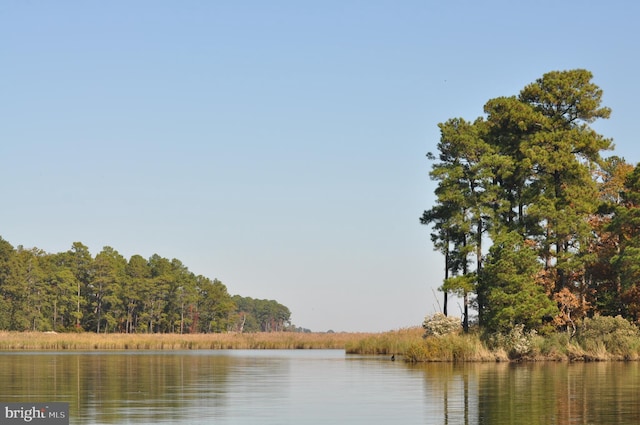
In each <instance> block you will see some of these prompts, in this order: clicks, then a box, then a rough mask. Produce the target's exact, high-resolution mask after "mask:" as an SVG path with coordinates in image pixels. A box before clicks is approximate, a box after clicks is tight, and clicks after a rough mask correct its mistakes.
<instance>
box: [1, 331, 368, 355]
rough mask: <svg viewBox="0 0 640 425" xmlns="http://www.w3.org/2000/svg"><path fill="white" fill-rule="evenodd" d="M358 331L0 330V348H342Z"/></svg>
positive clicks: (364, 335)
mask: <svg viewBox="0 0 640 425" xmlns="http://www.w3.org/2000/svg"><path fill="white" fill-rule="evenodd" d="M367 335H369V334H361V333H293V332H271V333H243V334H239V333H227V334H186V335H179V334H94V333H88V332H87V333H68V334H67V333H57V334H56V333H46V332H0V350H78V351H79V350H223V349H344V348H345V346H346V345H347V343H348V342H349V341H352V340H354V339H357V338H365V337H366V336H367Z"/></svg>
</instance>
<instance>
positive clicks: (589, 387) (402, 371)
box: [0, 350, 640, 425]
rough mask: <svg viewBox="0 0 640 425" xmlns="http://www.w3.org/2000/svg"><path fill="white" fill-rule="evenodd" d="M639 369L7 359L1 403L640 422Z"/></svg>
mask: <svg viewBox="0 0 640 425" xmlns="http://www.w3.org/2000/svg"><path fill="white" fill-rule="evenodd" d="M639 376H640V371H639V364H638V363H636V362H632V363H587V364H584V363H577V364H567V363H532V364H507V363H491V364H489V363H487V364H482V363H472V364H459V365H456V364H451V363H434V364H422V365H410V364H406V363H403V362H402V361H396V362H391V361H389V359H388V358H386V357H371V356H346V355H345V354H344V352H342V351H341V350H317V351H304V350H303V351H268V350H265V351H189V352H110V353H104V352H103V353H96V352H86V353H1V354H0V383H1V385H0V400H2V401H34V402H35V401H60V402H68V403H69V404H70V417H71V423H72V424H125V423H135V424H159V423H189V424H199V423H202V424H205V423H216V424H233V425H237V424H255V423H260V424H296V425H300V424H327V423H341V424H394V425H395V424H398V423H402V424H445V425H450V424H482V425H484V424H487V425H488V424H492V425H494V424H509V425H511V424H545V425H547V424H601V423H606V424H629V423H640V405H639V404H638V394H639V391H640V378H639Z"/></svg>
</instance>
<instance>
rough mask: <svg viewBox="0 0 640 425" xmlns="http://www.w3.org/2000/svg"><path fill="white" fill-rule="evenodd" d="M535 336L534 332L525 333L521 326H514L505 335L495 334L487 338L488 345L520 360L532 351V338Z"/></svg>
mask: <svg viewBox="0 0 640 425" xmlns="http://www.w3.org/2000/svg"><path fill="white" fill-rule="evenodd" d="M536 335H537V333H536V331H535V330H531V331H525V327H524V325H522V324H518V325H514V326H513V327H512V328H511V330H509V332H507V333H496V334H493V335H491V337H490V338H489V345H490V346H492V347H493V348H502V349H504V350H505V351H506V352H507V353H509V357H511V358H520V357H522V356H524V355H525V354H529V353H530V352H531V351H532V349H533V338H534V337H535V336H536Z"/></svg>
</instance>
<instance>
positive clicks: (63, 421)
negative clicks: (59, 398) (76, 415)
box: [0, 402, 69, 425]
mask: <svg viewBox="0 0 640 425" xmlns="http://www.w3.org/2000/svg"><path fill="white" fill-rule="evenodd" d="M5 424H7V425H8V424H13V425H15V424H37V425H69V403H29V402H25V403H2V402H0V425H5Z"/></svg>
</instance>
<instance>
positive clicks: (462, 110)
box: [0, 0, 640, 331]
mask: <svg viewBox="0 0 640 425" xmlns="http://www.w3.org/2000/svg"><path fill="white" fill-rule="evenodd" d="M639 15H640V6H639V5H638V4H636V3H634V2H627V1H625V2H622V1H610V2H602V1H599V2H585V1H563V2H558V1H537V2H533V1H530V2H513V1H502V2H495V1H488V2H476V1H450V2H445V1H439V2H435V1H375V0H370V1H326V0H325V1H315V2H311V1H277V0H276V1H225V2H223V1H157V0H154V1H108V2H107V1H103V2H97V1H92V2H88V1H63V0H61V1H35V0H34V1H19V0H6V1H3V2H1V3H0V117H1V118H0V199H1V204H0V205H1V207H0V236H2V237H3V238H4V239H6V240H8V241H9V242H10V243H12V244H13V245H14V246H17V245H24V246H25V247H28V248H30V247H38V248H41V249H44V250H45V251H47V252H61V251H66V250H68V249H69V248H70V247H71V244H72V243H73V242H74V241H80V242H82V243H84V244H85V245H87V246H88V247H89V248H90V250H91V252H92V253H93V254H94V255H95V254H96V253H98V252H99V251H100V250H101V249H102V247H103V246H105V245H108V246H112V247H113V248H115V249H116V250H118V251H119V252H120V253H121V254H122V255H124V256H125V257H127V258H129V257H130V256H131V255H134V254H140V255H143V256H145V257H150V256H151V255H153V254H154V253H157V254H159V255H161V256H163V257H167V258H178V259H179V260H181V261H182V262H183V263H184V264H185V265H186V266H187V267H188V268H189V269H190V270H191V271H192V272H194V273H196V274H202V275H205V276H207V277H210V278H218V279H220V280H222V281H223V282H224V283H225V284H226V285H227V288H228V289H229V292H230V293H232V294H240V295H243V296H251V297H254V298H267V299H275V300H277V301H279V302H281V303H283V304H285V305H286V306H288V307H289V308H290V309H291V312H292V319H293V322H294V323H295V324H296V325H298V326H303V327H306V328H310V329H312V330H316V331H324V330H328V329H333V330H335V331H384V330H389V329H397V328H400V327H406V326H415V325H419V324H420V323H421V321H422V319H423V317H424V316H425V315H426V314H429V313H433V312H434V311H436V310H437V308H438V306H437V301H436V298H435V297H434V291H435V289H436V288H437V287H438V286H439V285H440V284H441V283H442V282H441V281H442V275H443V273H442V264H443V259H442V258H441V256H440V255H439V254H437V253H435V252H433V250H432V246H431V242H430V240H429V229H428V228H426V227H424V226H420V225H419V223H418V218H419V216H420V215H421V214H422V211H423V210H425V209H427V208H429V207H430V206H431V205H432V202H433V189H434V184H433V183H432V182H431V181H430V180H429V178H428V172H429V169H430V164H429V162H428V161H427V160H426V158H425V154H426V153H427V152H429V151H435V149H436V144H437V142H438V139H439V132H438V128H437V124H438V123H439V122H442V121H445V120H447V119H448V118H452V117H464V118H466V119H469V120H472V119H474V118H476V117H477V116H480V115H481V114H482V107H483V105H484V103H485V102H486V101H487V100H489V99H490V98H493V97H498V96H503V95H514V94H517V93H518V91H519V90H520V89H521V88H522V87H524V86H525V85H526V84H528V83H530V82H533V81H534V80H535V79H536V78H539V77H541V76H542V74H544V73H545V72H547V71H551V70H563V69H572V68H586V69H588V70H590V71H592V72H593V74H594V82H595V83H596V84H598V85H600V87H601V88H602V89H603V90H604V104H605V105H606V106H609V107H611V108H612V109H613V114H612V117H611V119H610V120H608V121H607V122H603V123H598V124H596V126H595V127H596V129H597V130H598V131H599V132H601V133H602V134H604V135H605V136H607V137H612V138H614V142H615V143H616V150H615V152H614V153H616V154H618V155H621V156H624V157H625V158H626V159H627V160H628V161H629V162H632V163H636V162H638V161H640V148H638V147H636V146H638V140H637V136H636V134H635V131H633V130H635V128H636V127H635V124H636V123H637V120H638V118H637V109H638V108H637V104H636V102H637V100H638V99H640V93H639V92H640V84H639V83H638V65H639V63H638V61H639V58H640V56H639V55H638V41H639V40H640V30H638V25H637V17H638V16H639ZM437 298H438V300H439V299H440V294H439V293H438V296H437ZM452 310H453V311H454V313H455V312H457V307H456V306H455V304H454V307H453V308H452Z"/></svg>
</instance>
